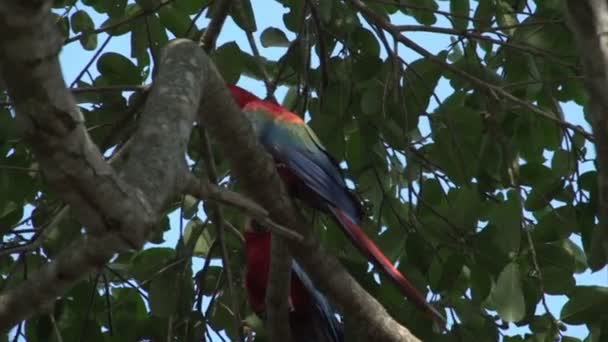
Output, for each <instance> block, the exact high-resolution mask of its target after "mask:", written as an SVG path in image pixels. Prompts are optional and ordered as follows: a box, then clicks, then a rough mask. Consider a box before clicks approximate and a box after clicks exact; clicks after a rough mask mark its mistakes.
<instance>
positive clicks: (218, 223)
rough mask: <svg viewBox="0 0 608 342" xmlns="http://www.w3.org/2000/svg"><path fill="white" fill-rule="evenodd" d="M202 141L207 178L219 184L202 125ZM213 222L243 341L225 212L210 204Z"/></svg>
mask: <svg viewBox="0 0 608 342" xmlns="http://www.w3.org/2000/svg"><path fill="white" fill-rule="evenodd" d="M199 132H200V140H201V156H202V158H203V161H204V162H205V168H206V170H207V177H208V178H209V182H210V183H211V184H217V168H216V166H215V160H214V159H213V150H212V149H211V140H210V139H209V136H208V135H207V132H206V131H205V129H204V128H203V126H202V125H199ZM209 207H210V208H211V211H212V215H213V221H214V223H215V227H216V230H217V238H218V240H219V243H220V251H221V255H222V265H223V267H224V269H225V270H226V281H228V291H229V292H230V293H229V294H230V298H231V299H232V303H231V304H232V311H233V313H234V323H235V327H236V331H237V333H238V336H239V341H243V339H244V337H243V336H244V335H243V329H242V327H241V312H240V307H239V300H238V296H237V292H236V289H235V287H234V280H233V276H232V268H231V267H230V257H229V254H228V248H227V247H226V236H225V232H224V222H225V220H224V210H223V208H222V207H221V206H219V205H218V204H217V203H210V206H209Z"/></svg>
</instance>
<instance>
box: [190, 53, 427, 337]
mask: <svg viewBox="0 0 608 342" xmlns="http://www.w3.org/2000/svg"><path fill="white" fill-rule="evenodd" d="M197 58H199V57H198V56H197ZM200 58H204V59H205V60H208V57H207V56H205V55H202V56H200ZM204 65H208V68H210V69H211V70H209V69H206V70H205V72H203V73H202V75H206V76H209V78H207V79H206V80H205V81H206V82H205V85H204V89H203V92H204V94H205V96H204V97H203V98H202V103H201V121H202V122H203V123H204V124H205V125H206V127H207V128H208V129H209V132H210V133H212V134H213V136H214V138H215V139H216V140H217V141H218V142H219V143H220V145H221V147H222V148H223V149H224V152H225V155H226V157H227V158H228V159H229V161H230V163H231V165H232V170H233V171H234V175H235V176H236V178H237V179H238V181H239V182H242V184H243V187H244V189H245V190H246V192H247V193H248V194H249V195H250V196H251V197H252V198H253V199H255V200H256V201H257V202H258V203H260V204H261V205H262V206H263V207H264V208H265V209H266V210H268V212H269V213H270V217H271V218H272V219H273V220H274V221H275V222H278V223H279V224H281V225H283V226H286V227H293V228H294V229H295V230H296V232H298V233H299V234H301V235H302V236H303V237H304V241H303V242H302V244H298V243H290V244H289V247H290V250H291V251H292V252H293V253H294V255H295V256H296V258H297V259H298V261H300V262H301V264H302V266H303V267H304V268H305V270H306V272H307V273H308V274H309V275H310V276H311V278H312V279H313V281H314V282H315V284H316V285H318V286H319V288H320V289H321V290H322V291H323V292H325V293H326V294H327V295H328V296H329V297H330V298H331V299H332V300H333V302H335V303H336V304H338V306H340V308H341V309H342V310H343V311H344V312H348V313H349V314H352V316H353V319H355V320H356V321H357V323H358V324H361V325H365V326H366V327H368V329H367V331H366V332H367V334H368V338H369V340H373V341H418V339H416V337H414V336H413V335H412V334H411V333H410V332H409V331H408V330H407V329H406V328H404V327H403V326H401V325H399V324H398V323H397V322H395V321H394V320H393V319H392V318H391V317H390V316H389V315H388V313H387V312H386V310H385V309H384V308H383V307H382V306H381V305H380V303H378V302H377V301H376V300H375V299H374V298H373V297H372V296H370V295H369V294H368V293H367V292H365V290H363V288H361V286H360V285H359V284H358V283H357V282H356V281H355V280H354V279H353V278H352V277H351V276H350V275H349V274H348V272H346V271H345V270H344V268H343V267H342V265H340V263H339V262H338V260H337V259H336V258H335V257H333V256H332V255H330V254H328V253H327V252H326V251H325V250H324V249H322V247H321V246H320V244H319V241H318V240H317V239H316V238H315V237H314V235H313V234H312V232H311V230H310V229H309V227H308V226H307V225H306V224H304V220H301V219H300V218H301V217H300V216H299V215H298V213H297V212H296V211H295V209H294V207H293V204H292V203H291V200H290V198H289V196H287V193H286V192H285V189H284V187H283V184H282V182H281V181H280V178H279V176H278V174H277V172H276V169H275V165H274V162H273V161H272V159H271V157H270V156H269V155H268V154H267V153H266V152H264V151H263V149H262V147H261V146H260V144H259V143H258V141H257V139H256V138H255V136H254V134H253V131H252V127H251V125H250V124H249V122H248V121H247V120H246V119H245V117H244V116H243V115H242V113H241V112H240V110H239V108H238V107H237V106H236V104H235V103H234V102H233V101H229V100H227V99H228V98H230V93H229V91H228V89H226V87H225V85H224V84H223V83H222V82H223V81H222V80H221V78H220V76H219V74H218V72H217V71H216V70H215V68H213V66H212V65H211V63H210V62H209V63H204ZM212 74H215V76H213V75H212ZM200 79H203V77H200ZM251 170H256V172H251Z"/></svg>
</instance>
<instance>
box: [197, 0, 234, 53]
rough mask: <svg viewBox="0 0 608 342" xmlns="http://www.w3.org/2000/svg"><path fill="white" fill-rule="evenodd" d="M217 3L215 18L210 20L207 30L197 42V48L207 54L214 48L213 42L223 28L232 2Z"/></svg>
mask: <svg viewBox="0 0 608 342" xmlns="http://www.w3.org/2000/svg"><path fill="white" fill-rule="evenodd" d="M217 1H218V2H219V3H218V4H217V7H216V8H215V16H214V17H213V19H211V22H210V23H209V25H207V29H206V30H205V32H204V33H203V35H202V36H201V39H200V41H199V46H200V47H201V48H202V49H203V50H204V51H205V52H209V51H211V50H213V48H215V41H216V40H217V36H219V35H220V32H221V31H222V26H224V22H225V21H226V17H227V16H228V12H229V11H230V6H231V5H232V0H217Z"/></svg>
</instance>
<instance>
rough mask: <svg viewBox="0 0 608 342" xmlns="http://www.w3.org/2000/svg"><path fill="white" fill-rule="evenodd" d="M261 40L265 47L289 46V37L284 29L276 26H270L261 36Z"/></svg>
mask: <svg viewBox="0 0 608 342" xmlns="http://www.w3.org/2000/svg"><path fill="white" fill-rule="evenodd" d="M260 42H261V43H262V46H263V47H288V46H289V39H287V36H286V35H285V33H283V31H281V30H280V29H278V28H276V27H268V28H266V29H265V30H264V31H263V32H262V35H261V36H260Z"/></svg>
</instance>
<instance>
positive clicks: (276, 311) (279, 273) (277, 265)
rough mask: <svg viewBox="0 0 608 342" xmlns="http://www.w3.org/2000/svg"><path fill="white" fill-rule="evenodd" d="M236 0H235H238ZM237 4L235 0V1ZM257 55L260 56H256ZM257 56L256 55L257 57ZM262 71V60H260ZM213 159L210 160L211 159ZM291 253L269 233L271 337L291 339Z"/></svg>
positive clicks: (205, 44) (210, 41) (224, 5)
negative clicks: (289, 299)
mask: <svg viewBox="0 0 608 342" xmlns="http://www.w3.org/2000/svg"><path fill="white" fill-rule="evenodd" d="M237 1H238V0H237ZM232 5H233V4H232V0H219V2H218V3H217V4H215V7H214V10H215V11H214V16H213V18H212V19H211V22H210V23H209V25H208V26H207V29H206V30H205V32H204V34H203V35H202V36H201V39H200V41H199V45H200V46H201V47H202V48H203V50H204V51H205V52H207V53H208V52H209V51H211V50H212V49H213V48H214V46H215V42H216V40H217V37H218V35H219V34H220V31H221V29H222V26H223V25H224V21H225V20H226V17H227V16H228V13H229V11H230V7H231V6H232ZM236 5H238V3H237V4H236ZM247 38H248V39H249V40H250V43H251V44H253V45H252V50H253V52H254V54H255V53H256V52H257V47H256V46H255V42H253V41H252V39H253V36H252V35H251V33H250V32H247ZM256 57H259V56H256ZM256 59H259V58H256ZM260 63H261V62H260ZM260 68H261V71H262V73H264V71H265V70H264V67H263V64H260ZM265 79H266V80H265V83H266V86H267V87H266V88H267V90H268V94H269V96H271V97H272V98H273V99H274V95H273V93H274V90H272V91H271V89H270V87H269V86H268V85H269V83H268V80H267V79H268V78H267V77H265ZM211 162H213V161H211ZM290 280H291V254H290V252H289V249H288V248H287V245H286V243H285V241H283V240H282V239H281V238H280V237H279V236H277V235H274V234H273V235H272V242H271V259H270V275H269V277H268V287H267V291H266V326H267V330H268V334H269V338H270V340H271V341H285V342H288V341H291V340H292V339H291V331H290V329H289V316H288V313H289V312H288V309H289V307H288V302H287V299H288V297H289V288H290V285H291V281H290Z"/></svg>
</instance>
